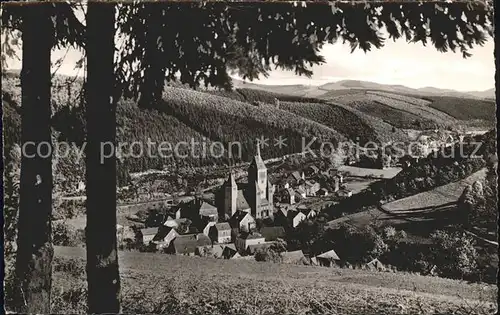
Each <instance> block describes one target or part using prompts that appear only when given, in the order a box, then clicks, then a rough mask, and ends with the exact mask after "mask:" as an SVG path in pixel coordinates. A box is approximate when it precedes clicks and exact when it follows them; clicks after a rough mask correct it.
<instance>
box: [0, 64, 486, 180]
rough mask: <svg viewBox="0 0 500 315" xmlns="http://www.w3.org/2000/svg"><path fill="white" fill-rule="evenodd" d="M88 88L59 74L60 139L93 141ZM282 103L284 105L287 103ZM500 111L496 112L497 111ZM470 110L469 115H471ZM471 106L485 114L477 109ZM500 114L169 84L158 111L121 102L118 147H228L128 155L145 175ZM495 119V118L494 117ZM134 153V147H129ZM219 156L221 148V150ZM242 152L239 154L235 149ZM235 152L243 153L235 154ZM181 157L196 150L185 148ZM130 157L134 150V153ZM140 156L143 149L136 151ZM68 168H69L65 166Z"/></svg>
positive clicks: (334, 94) (373, 97)
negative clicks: (85, 106) (87, 122)
mask: <svg viewBox="0 0 500 315" xmlns="http://www.w3.org/2000/svg"><path fill="white" fill-rule="evenodd" d="M2 95H3V100H2V107H3V112H4V133H5V146H6V147H9V146H10V145H11V144H12V143H14V142H19V140H20V139H19V135H20V133H19V132H20V118H19V108H20V98H21V97H20V95H21V91H20V84H19V75H18V73H15V72H9V73H7V75H6V76H4V79H3V85H2ZM81 95H82V84H81V81H80V80H74V79H73V78H70V77H64V76H55V77H54V79H53V85H52V98H53V128H54V130H55V131H56V132H57V136H58V138H59V140H60V141H74V142H76V143H78V144H81V143H82V141H84V139H85V128H84V115H83V111H82V106H80V105H81V103H82V101H81V100H82V98H81ZM275 99H278V100H279V104H277V103H276V101H275ZM492 106H493V107H492ZM464 108H467V109H468V110H464ZM470 108H477V110H472V109H470ZM492 109H493V110H494V103H493V105H491V104H490V102H489V101H485V100H477V99H476V100H472V99H471V100H461V101H460V102H453V99H450V97H446V98H439V97H430V98H428V99H424V98H420V97H416V96H409V95H402V94H395V93H388V92H383V91H361V90H359V89H355V90H343V91H330V93H326V94H325V96H323V99H321V100H320V99H316V98H310V97H302V96H293V95H292V96H290V95H285V94H282V93H275V92H272V91H260V90H253V89H247V88H240V89H235V90H234V91H231V92H225V91H194V90H191V89H188V88H185V87H183V86H179V85H177V86H175V87H174V86H169V87H166V88H165V91H164V93H163V101H162V102H161V103H160V104H156V109H155V110H140V109H139V108H138V107H137V105H136V103H135V102H133V101H130V100H124V101H121V102H120V103H119V105H118V110H117V122H118V127H117V135H118V142H127V143H129V144H130V143H131V142H134V141H137V142H141V143H147V141H148V139H149V140H151V141H152V142H155V143H159V142H168V143H170V144H172V146H174V145H175V144H176V143H179V142H181V141H186V142H188V143H191V141H192V140H191V139H193V141H195V142H196V143H200V144H201V143H205V145H206V147H207V148H209V147H210V145H211V144H212V143H214V142H221V143H222V144H224V149H225V151H226V154H225V155H223V156H220V157H219V156H216V157H210V156H203V150H202V148H201V145H200V146H198V147H197V148H195V149H194V151H193V152H194V155H193V154H189V155H190V156H188V157H177V158H176V157H169V158H164V159H161V158H158V157H156V158H155V157H148V156H147V155H143V156H141V157H129V158H127V156H124V157H123V159H122V160H121V162H120V163H119V169H120V170H119V173H122V174H125V173H127V172H135V171H145V170H148V169H153V168H157V169H158V168H164V167H189V166H200V165H213V164H227V163H228V159H227V157H228V155H227V150H228V149H229V143H231V142H236V141H237V142H240V143H241V149H242V154H241V156H240V157H239V158H238V157H236V155H237V153H238V152H237V150H236V151H235V152H233V162H239V161H248V159H249V158H250V156H251V155H252V154H253V153H254V152H255V139H258V138H261V137H264V138H267V139H269V140H268V146H267V147H266V146H264V147H263V148H262V154H263V156H264V158H271V157H278V156H283V155H285V154H289V153H293V152H300V151H301V149H302V141H303V140H302V139H305V140H306V143H308V142H309V140H311V139H313V138H317V139H318V140H317V141H316V142H315V144H314V145H313V146H312V147H313V148H314V147H315V146H318V145H319V144H320V141H321V140H322V141H328V142H332V143H337V142H338V141H347V140H351V141H355V142H358V143H361V144H363V143H365V142H367V141H380V142H387V141H401V140H403V141H404V140H407V135H406V133H405V130H406V129H414V130H426V129H431V128H437V127H446V128H452V127H456V126H465V127H470V126H473V127H476V128H483V129H484V128H490V127H491V125H492V118H491V117H494V111H493V114H490V111H491V110H492ZM493 120H494V118H493ZM280 136H282V137H284V138H286V139H287V140H286V141H287V142H286V146H282V147H281V148H278V147H276V146H275V145H274V143H275V140H274V139H276V138H279V137H280ZM125 149H126V148H125ZM213 149H214V150H213V151H214V152H215V153H217V152H219V153H220V152H221V149H222V148H221V147H219V146H215V147H213ZM233 149H234V148H233ZM234 150H235V149H234ZM179 151H180V152H179V154H180V155H184V154H186V153H190V152H191V148H190V147H184V148H180V150H179ZM127 152H128V151H127ZM134 153H135V154H136V156H138V152H137V148H136V150H135V151H134ZM62 164H63V165H64V163H62Z"/></svg>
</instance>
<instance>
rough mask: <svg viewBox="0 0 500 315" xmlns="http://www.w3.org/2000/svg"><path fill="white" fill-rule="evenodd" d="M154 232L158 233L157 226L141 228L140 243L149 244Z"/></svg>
mask: <svg viewBox="0 0 500 315" xmlns="http://www.w3.org/2000/svg"><path fill="white" fill-rule="evenodd" d="M156 233H158V228H157V227H152V228H145V229H141V238H142V243H143V244H144V245H149V243H150V242H151V241H152V240H153V238H154V237H155V235H156Z"/></svg>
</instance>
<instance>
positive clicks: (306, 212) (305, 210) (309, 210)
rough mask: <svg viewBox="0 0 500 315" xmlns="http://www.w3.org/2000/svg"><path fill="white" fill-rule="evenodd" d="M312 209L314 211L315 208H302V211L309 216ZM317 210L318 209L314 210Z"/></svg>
mask: <svg viewBox="0 0 500 315" xmlns="http://www.w3.org/2000/svg"><path fill="white" fill-rule="evenodd" d="M312 211H314V210H313V209H310V208H308V209H300V212H302V213H303V214H305V215H306V216H308V215H309V214H310V213H311V212H312ZM314 212H316V211H314Z"/></svg>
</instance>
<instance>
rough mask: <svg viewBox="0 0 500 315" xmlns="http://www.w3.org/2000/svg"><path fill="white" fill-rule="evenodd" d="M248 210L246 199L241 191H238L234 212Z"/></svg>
mask: <svg viewBox="0 0 500 315" xmlns="http://www.w3.org/2000/svg"><path fill="white" fill-rule="evenodd" d="M247 209H250V205H249V204H248V201H247V198H246V197H245V194H244V192H243V190H238V195H237V197H236V210H247Z"/></svg>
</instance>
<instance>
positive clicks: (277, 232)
mask: <svg viewBox="0 0 500 315" xmlns="http://www.w3.org/2000/svg"><path fill="white" fill-rule="evenodd" d="M260 234H261V235H262V236H263V237H264V238H265V239H266V241H275V240H277V239H278V238H283V237H285V229H284V228H283V227H282V226H265V227H263V228H261V229H260Z"/></svg>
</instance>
